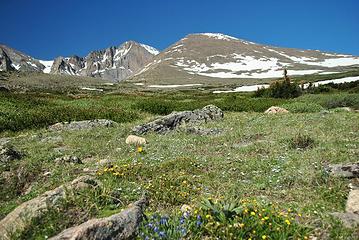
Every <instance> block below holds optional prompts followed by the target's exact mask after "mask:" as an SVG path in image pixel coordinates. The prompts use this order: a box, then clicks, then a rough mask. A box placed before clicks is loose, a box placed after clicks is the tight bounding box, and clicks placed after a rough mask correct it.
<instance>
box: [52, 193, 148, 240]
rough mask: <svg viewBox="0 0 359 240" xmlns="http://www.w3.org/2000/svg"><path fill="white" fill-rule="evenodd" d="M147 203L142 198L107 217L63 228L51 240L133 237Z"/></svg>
mask: <svg viewBox="0 0 359 240" xmlns="http://www.w3.org/2000/svg"><path fill="white" fill-rule="evenodd" d="M147 204H148V201H147V199H145V198H143V199H141V200H139V201H137V202H135V203H133V204H131V205H130V206H129V207H128V208H127V209H125V210H123V211H122V212H120V213H118V214H115V215H112V216H110V217H107V218H99V219H91V220H89V221H87V222H85V223H83V224H81V225H79V226H75V227H72V228H69V229H66V230H64V231H63V232H61V233H60V234H58V235H57V236H55V237H52V238H50V239H51V240H70V239H71V240H75V239H76V240H87V239H91V240H102V239H118V240H122V239H134V237H135V234H136V231H137V229H138V226H139V224H140V222H141V220H142V217H143V210H144V208H145V206H146V205H147Z"/></svg>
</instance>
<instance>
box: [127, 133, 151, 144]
mask: <svg viewBox="0 0 359 240" xmlns="http://www.w3.org/2000/svg"><path fill="white" fill-rule="evenodd" d="M146 143H147V140H146V139H145V138H143V137H139V136H136V135H129V136H128V137H127V138H126V144H129V145H144V144H146Z"/></svg>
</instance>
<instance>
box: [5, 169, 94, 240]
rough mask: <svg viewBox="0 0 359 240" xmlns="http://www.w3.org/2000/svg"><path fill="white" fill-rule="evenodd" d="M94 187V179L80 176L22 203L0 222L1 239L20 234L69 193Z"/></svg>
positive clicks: (6, 239)
mask: <svg viewBox="0 0 359 240" xmlns="http://www.w3.org/2000/svg"><path fill="white" fill-rule="evenodd" d="M96 185H97V182H96V180H95V179H94V178H92V177H89V176H81V177H79V178H77V179H75V180H73V181H72V182H71V183H69V184H65V185H62V186H60V187H57V188H55V189H54V190H51V191H47V192H45V193H44V194H42V195H40V196H38V197H36V198H34V199H31V200H30V201H27V202H24V203H23V204H21V205H20V206H18V207H17V208H15V210H13V211H12V212H10V213H9V214H8V215H7V216H6V217H5V218H3V219H2V220H1V221H0V237H1V239H2V240H8V239H11V235H13V234H14V233H17V234H20V233H21V232H23V231H24V230H25V229H26V228H27V227H28V226H29V225H30V224H31V222H32V220H33V219H36V218H39V217H41V216H44V214H46V211H47V210H48V209H49V208H52V207H54V206H56V205H57V204H58V203H59V202H60V201H61V200H62V199H64V198H65V197H66V194H67V193H68V192H69V191H78V190H81V189H85V188H89V187H91V186H92V187H94V186H96Z"/></svg>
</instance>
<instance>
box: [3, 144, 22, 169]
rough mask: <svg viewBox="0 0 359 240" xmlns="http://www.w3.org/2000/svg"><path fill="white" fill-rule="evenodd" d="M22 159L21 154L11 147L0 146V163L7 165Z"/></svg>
mask: <svg viewBox="0 0 359 240" xmlns="http://www.w3.org/2000/svg"><path fill="white" fill-rule="evenodd" d="M21 158H22V154H21V153H20V152H19V151H17V150H16V149H15V148H14V147H13V146H10V145H0V163H2V164H7V163H9V162H11V161H13V160H18V159H21Z"/></svg>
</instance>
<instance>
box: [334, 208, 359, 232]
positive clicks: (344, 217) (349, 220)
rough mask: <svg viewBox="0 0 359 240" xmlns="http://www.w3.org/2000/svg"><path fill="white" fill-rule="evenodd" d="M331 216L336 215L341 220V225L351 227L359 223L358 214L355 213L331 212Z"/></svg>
mask: <svg viewBox="0 0 359 240" xmlns="http://www.w3.org/2000/svg"><path fill="white" fill-rule="evenodd" d="M331 215H332V216H333V217H336V218H338V219H340V220H341V222H342V223H343V225H344V226H345V227H347V228H352V227H355V226H357V225H359V214H355V213H348V212H346V213H339V212H335V213H332V214H331Z"/></svg>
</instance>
